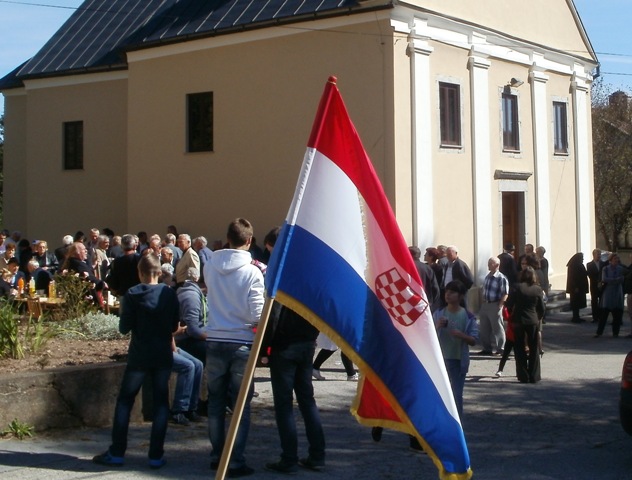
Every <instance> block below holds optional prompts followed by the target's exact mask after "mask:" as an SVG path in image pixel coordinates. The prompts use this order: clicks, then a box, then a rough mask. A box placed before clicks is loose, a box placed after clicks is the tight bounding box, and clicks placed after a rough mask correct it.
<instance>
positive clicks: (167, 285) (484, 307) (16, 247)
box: [0, 218, 632, 478]
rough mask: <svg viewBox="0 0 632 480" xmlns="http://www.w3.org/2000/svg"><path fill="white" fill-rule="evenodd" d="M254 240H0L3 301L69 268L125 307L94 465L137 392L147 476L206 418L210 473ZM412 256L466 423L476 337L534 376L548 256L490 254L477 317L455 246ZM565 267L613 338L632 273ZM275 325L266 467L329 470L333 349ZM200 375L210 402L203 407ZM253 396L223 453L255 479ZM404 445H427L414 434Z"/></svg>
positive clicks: (247, 316) (485, 349)
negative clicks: (117, 372) (109, 408)
mask: <svg viewBox="0 0 632 480" xmlns="http://www.w3.org/2000/svg"><path fill="white" fill-rule="evenodd" d="M253 233H254V232H253V228H252V225H251V224H250V222H248V221H247V220H245V219H241V218H239V219H235V220H234V221H233V222H231V223H230V224H229V226H228V231H227V241H226V243H224V242H223V241H215V242H213V245H212V247H211V248H209V246H208V242H207V240H206V238H204V237H202V236H200V237H196V238H193V239H192V238H191V237H190V236H189V235H188V234H186V233H183V234H179V233H178V232H177V229H176V228H175V226H173V225H171V226H169V227H168V229H167V233H166V234H165V235H164V236H160V235H158V234H155V235H151V236H148V235H147V234H146V233H145V232H139V233H138V234H137V235H134V234H126V235H123V236H117V235H115V234H114V232H112V231H111V230H109V229H104V231H103V233H101V232H100V231H99V230H98V229H96V228H93V229H91V230H90V231H89V233H88V235H87V236H86V235H84V234H83V233H82V232H77V233H76V234H75V235H74V236H71V235H66V236H65V237H64V238H63V243H62V245H61V246H59V247H58V248H56V249H55V250H54V252H52V253H51V252H49V250H48V244H47V242H46V241H44V240H36V241H33V242H30V241H29V240H27V239H23V238H21V235H20V233H19V232H13V233H11V234H9V232H7V231H3V232H0V269H1V270H0V271H1V272H2V278H1V279H0V294H2V295H16V294H19V293H20V292H19V288H20V285H24V282H28V281H30V279H31V278H34V279H35V281H36V282H37V289H38V290H40V289H42V290H45V289H46V282H50V281H51V279H52V278H53V275H54V274H55V273H57V272H64V271H69V272H74V273H77V274H78V275H79V276H80V277H82V278H84V279H85V280H86V281H88V282H90V284H91V287H92V289H93V291H94V292H95V298H96V299H97V303H98V302H102V301H103V300H102V295H100V294H99V292H103V291H105V290H108V291H110V292H112V293H113V294H114V295H116V296H117V297H118V298H119V299H120V305H121V309H120V317H121V318H120V331H121V332H122V333H128V332H131V340H130V347H129V356H128V364H127V368H126V370H125V374H124V377H123V380H122V384H121V389H120V393H119V396H118V398H117V403H116V409H115V413H114V420H113V428H112V444H111V445H110V447H109V448H108V450H107V451H106V452H105V453H103V454H101V455H97V456H96V457H94V461H95V462H96V463H100V464H104V465H109V466H119V465H122V464H123V463H124V456H125V451H126V448H127V429H128V423H129V418H130V414H131V409H132V406H133V404H134V400H135V398H136V396H137V394H138V392H139V391H140V390H141V387H143V386H144V388H143V393H144V394H147V393H148V392H150V393H151V395H149V394H147V397H150V400H151V401H148V402H147V405H149V406H150V407H148V411H147V412H145V404H146V402H145V400H143V406H144V411H143V413H144V414H145V413H147V414H146V417H147V418H151V419H152V421H153V425H152V430H151V438H150V446H149V465H150V467H152V468H160V467H161V466H162V465H164V463H165V460H164V439H165V434H166V429H167V424H168V422H169V421H171V422H174V423H177V424H180V425H188V424H189V423H190V422H199V421H202V418H201V416H202V415H208V420H207V422H208V427H209V428H208V432H209V440H210V443H211V469H212V470H216V469H217V468H218V467H219V461H220V458H221V455H222V451H223V449H224V443H225V420H226V414H227V412H230V411H231V409H232V407H233V405H234V404H235V402H236V399H237V394H238V392H239V389H240V385H241V379H242V377H243V372H244V370H245V367H246V362H247V360H248V357H249V355H250V350H251V347H252V343H253V341H254V335H255V334H254V328H253V327H255V326H256V325H257V323H258V322H259V319H260V316H261V314H262V309H263V303H264V281H265V280H264V278H265V271H266V263H267V262H268V260H269V256H270V253H271V251H272V250H273V248H274V244H275V242H276V238H277V236H278V234H279V229H278V228H275V229H273V230H271V231H270V232H269V233H268V234H267V235H266V237H265V240H264V248H263V249H262V248H260V247H258V246H257V245H256V241H255V238H254V235H253ZM409 250H410V254H411V256H412V258H413V261H414V263H415V265H416V267H417V270H418V272H419V275H420V278H421V280H422V283H423V287H424V290H425V293H426V297H427V300H428V308H430V311H431V312H432V314H433V319H434V322H435V327H436V331H437V337H438V340H439V345H440V347H441V351H442V354H443V357H444V361H445V365H446V370H447V373H448V378H449V380H450V384H451V387H452V391H453V394H454V398H455V402H456V406H457V411H458V413H459V415H460V416H461V417H462V415H463V387H464V384H465V377H466V375H467V372H468V369H469V362H470V347H472V346H474V345H475V344H476V343H478V342H479V341H480V343H481V345H482V350H481V351H479V352H477V355H482V356H497V357H499V358H500V364H499V368H498V372H497V373H496V375H497V376H501V375H503V369H504V366H505V363H506V361H507V359H508V356H509V354H510V353H511V351H512V350H513V351H514V356H515V364H516V376H517V378H518V380H519V381H520V382H523V383H536V382H538V381H540V378H541V374H540V358H541V356H542V354H543V349H542V325H543V323H545V318H544V317H545V303H546V300H547V295H548V294H549V288H550V284H549V279H548V269H549V267H548V261H547V259H546V258H545V253H546V250H545V249H544V247H541V246H540V247H537V248H534V247H533V245H530V244H527V245H525V248H524V252H523V253H522V254H521V255H520V256H517V255H516V253H515V246H514V245H513V244H511V243H506V244H505V245H504V250H503V252H502V253H501V254H499V255H498V256H492V257H491V258H489V260H488V270H489V273H488V274H487V275H486V276H485V279H484V281H483V284H482V288H481V294H482V297H481V306H480V310H479V311H478V312H477V316H475V315H473V314H472V312H471V311H470V309H469V308H468V291H469V290H470V289H471V288H472V286H473V285H474V277H473V275H472V272H471V270H470V268H469V267H468V265H467V264H466V263H465V262H464V261H463V260H462V259H460V258H459V252H458V248H457V247H456V246H454V245H452V246H445V245H439V246H437V247H428V248H426V250H425V252H424V255H423V261H422V258H421V257H422V255H421V250H420V249H419V248H417V247H414V246H411V247H409ZM567 267H568V280H567V293H569V295H570V303H571V308H572V311H573V318H572V321H573V322H579V321H582V319H581V316H580V314H579V311H580V310H581V309H582V308H585V307H586V295H587V294H588V293H590V295H591V306H592V317H593V322H595V323H597V332H596V334H595V337H599V336H601V335H602V334H603V332H604V329H605V326H606V323H607V320H608V317H609V315H612V318H613V322H612V333H613V336H618V334H619V330H620V326H621V319H622V315H623V305H624V295H625V294H626V293H627V294H628V295H631V294H632V273H631V272H632V266H631V267H630V268H625V267H623V266H621V264H620V259H619V256H618V255H617V254H610V255H609V256H608V260H607V261H605V259H604V253H603V252H601V251H600V250H594V251H593V258H592V260H591V262H588V264H586V265H584V263H583V255H582V254H581V253H578V254H576V255H574V256H573V257H572V258H571V259H570V260H569V262H568V264H567ZM20 279H21V280H20ZM5 284H6V285H5ZM628 305H630V302H628ZM477 317H478V318H477ZM271 322H272V325H274V326H273V328H269V329H268V331H267V332H266V337H265V339H264V347H265V348H264V349H263V350H262V352H261V356H262V357H264V359H263V360H262V361H264V363H268V365H269V367H270V376H271V383H272V389H273V396H274V404H275V418H276V422H277V428H278V433H279V438H280V443H281V457H280V459H279V460H278V461H276V462H271V463H269V464H267V465H266V469H268V470H270V471H275V472H280V473H295V471H296V470H297V469H298V466H303V467H305V468H308V469H312V470H320V469H321V468H322V467H323V466H324V464H325V439H324V433H323V429H322V425H321V423H320V418H319V415H318V408H317V407H316V402H315V400H314V390H313V386H312V377H313V378H315V379H317V380H324V379H325V377H324V376H323V375H322V374H321V372H320V367H321V365H322V363H323V362H324V360H326V359H327V358H329V356H331V355H332V354H333V353H334V351H335V350H336V348H337V347H336V346H335V345H334V344H333V343H331V342H327V341H326V340H328V339H327V338H326V337H324V336H323V335H322V334H321V335H320V338H321V340H319V343H320V346H321V347H324V348H323V349H322V350H321V352H320V354H319V355H317V356H315V349H316V346H317V341H316V340H317V338H318V337H319V332H318V330H317V329H315V328H314V327H313V326H312V325H311V324H309V323H308V322H307V321H306V320H305V319H303V318H302V317H301V316H300V315H299V314H298V313H296V312H293V311H292V310H290V309H288V308H286V307H281V306H280V305H278V304H274V306H273V308H272V318H271ZM631 336H632V335H631ZM342 361H343V363H344V365H345V370H346V372H347V379H348V380H353V381H357V379H358V376H357V373H356V372H355V369H354V367H353V364H352V362H351V361H350V360H349V359H348V358H347V357H346V356H345V355H344V354H342ZM174 372H175V373H176V374H177V375H178V378H177V381H176V388H175V394H174V398H173V401H172V402H170V401H169V389H168V381H169V378H170V376H171V374H172V373H174ZM204 373H205V374H206V376H207V389H208V399H207V400H206V401H205V402H202V400H201V397H202V396H203V395H202V392H201V391H200V390H201V385H202V381H201V380H202V375H203V374H204ZM148 380H149V381H148ZM146 390H147V391H146ZM255 394H256V393H255V392H254V388H253V386H252V385H251V386H250V388H249V391H248V393H247V396H246V403H245V407H244V410H243V413H242V420H241V423H240V426H239V429H238V432H237V436H236V440H235V445H234V449H233V452H232V456H231V458H230V463H229V469H228V476H229V477H231V478H236V477H241V476H247V475H250V474H252V473H253V472H254V470H253V469H252V468H251V467H249V466H248V465H247V463H246V459H245V455H244V453H245V447H246V442H247V436H248V428H249V422H250V401H251V399H252V397H253V396H254V395H255ZM294 394H295V395H296V401H297V403H298V407H299V409H300V411H301V413H302V417H303V420H304V422H305V427H306V434H307V439H308V443H309V450H308V455H307V456H306V457H304V458H299V455H298V443H297V438H296V437H297V432H296V425H295V419H294V414H293V399H294ZM144 396H145V395H144ZM373 438H374V440H376V441H379V439H380V438H381V429H379V428H374V429H373ZM411 447H412V448H415V449H421V447H420V446H419V444H418V442H416V441H415V439H414V438H412V437H411Z"/></svg>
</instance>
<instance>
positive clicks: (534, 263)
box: [523, 253, 540, 270]
mask: <svg viewBox="0 0 632 480" xmlns="http://www.w3.org/2000/svg"><path fill="white" fill-rule="evenodd" d="M523 258H524V260H525V262H527V266H529V267H531V268H533V269H534V270H537V269H539V268H540V260H538V257H537V256H536V255H535V253H529V254H527V255H525V256H524V257H523Z"/></svg>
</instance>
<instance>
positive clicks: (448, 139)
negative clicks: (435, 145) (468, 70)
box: [439, 82, 461, 147]
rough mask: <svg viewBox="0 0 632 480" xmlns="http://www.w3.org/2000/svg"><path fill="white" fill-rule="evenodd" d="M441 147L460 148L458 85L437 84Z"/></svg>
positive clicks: (459, 99)
mask: <svg viewBox="0 0 632 480" xmlns="http://www.w3.org/2000/svg"><path fill="white" fill-rule="evenodd" d="M439 116H440V125H441V146H448V147H460V146H461V98H460V89H459V85H455V84H453V83H444V82H439Z"/></svg>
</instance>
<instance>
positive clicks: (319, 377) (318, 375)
mask: <svg viewBox="0 0 632 480" xmlns="http://www.w3.org/2000/svg"><path fill="white" fill-rule="evenodd" d="M312 377H314V378H315V379H316V380H326V378H325V377H323V376H322V375H321V373H320V370H316V369H315V368H314V369H312Z"/></svg>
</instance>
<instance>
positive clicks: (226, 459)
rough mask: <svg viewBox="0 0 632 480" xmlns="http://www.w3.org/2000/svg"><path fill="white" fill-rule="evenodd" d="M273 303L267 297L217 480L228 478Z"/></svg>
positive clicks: (234, 410)
mask: <svg viewBox="0 0 632 480" xmlns="http://www.w3.org/2000/svg"><path fill="white" fill-rule="evenodd" d="M273 303H274V298H269V297H266V300H265V303H264V304H263V311H262V312H261V318H260V319H259V323H258V324H257V333H256V335H255V340H254V342H253V344H252V348H251V350H250V356H249V357H248V363H247V364H246V369H245V371H244V377H243V379H242V381H241V387H240V388H239V395H237V401H236V403H235V406H234V407H233V417H232V419H231V421H230V427H229V428H228V433H227V434H226V440H225V442H224V450H223V451H222V457H221V458H220V461H219V467H217V474H216V475H215V480H224V478H225V477H226V472H227V471H228V464H229V463H230V454H231V453H232V451H233V446H234V445H235V439H236V438H237V429H238V427H239V422H240V421H241V416H242V414H243V412H244V407H245V405H246V398H247V396H248V389H249V388H250V383H251V382H252V379H253V377H254V375H255V368H256V366H257V358H258V356H259V351H260V350H261V344H262V343H263V334H264V333H265V331H266V326H267V325H268V319H269V318H270V311H271V310H272V304H273Z"/></svg>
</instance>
